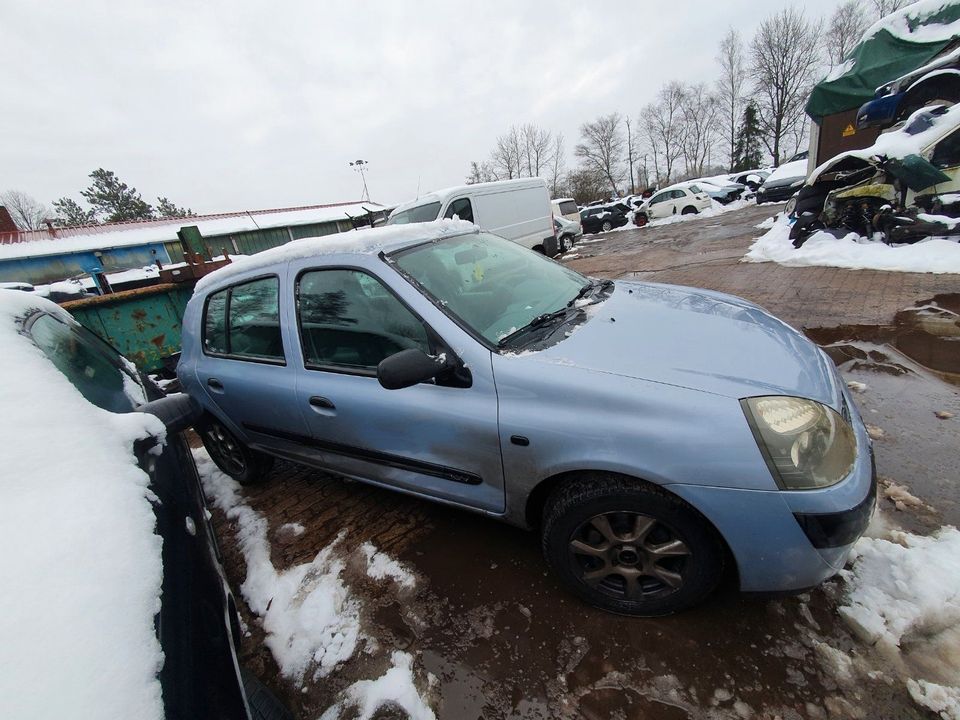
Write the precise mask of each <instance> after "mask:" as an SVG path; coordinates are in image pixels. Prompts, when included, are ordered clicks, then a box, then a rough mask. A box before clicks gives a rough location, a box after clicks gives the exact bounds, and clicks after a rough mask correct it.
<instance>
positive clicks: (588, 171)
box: [565, 168, 610, 205]
mask: <svg viewBox="0 0 960 720" xmlns="http://www.w3.org/2000/svg"><path fill="white" fill-rule="evenodd" d="M609 182H610V181H609V180H608V179H607V177H606V176H605V174H604V173H602V172H599V171H597V170H596V169H594V168H580V169H578V170H574V171H573V172H571V173H570V174H568V175H567V177H566V180H565V185H566V191H565V194H567V195H569V196H570V197H572V198H573V199H574V200H576V201H577V204H578V205H586V204H587V203H588V202H592V201H594V200H599V199H601V198H606V197H607V194H608V193H609V192H610V186H609V184H608V183H609Z"/></svg>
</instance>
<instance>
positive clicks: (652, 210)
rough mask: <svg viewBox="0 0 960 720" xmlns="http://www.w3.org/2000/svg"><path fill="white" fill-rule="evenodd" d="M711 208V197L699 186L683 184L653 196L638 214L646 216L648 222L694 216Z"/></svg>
mask: <svg viewBox="0 0 960 720" xmlns="http://www.w3.org/2000/svg"><path fill="white" fill-rule="evenodd" d="M710 206H711V201H710V196H709V195H707V194H706V193H705V192H704V191H703V188H701V187H700V186H699V185H698V184H696V183H681V184H678V185H671V186H670V187H668V188H664V189H663V190H660V191H659V192H657V193H655V194H654V195H652V196H651V197H650V199H649V200H647V202H646V204H645V205H642V206H641V207H640V208H639V209H638V210H637V214H638V215H641V214H643V215H645V216H646V219H647V220H648V221H649V220H659V219H661V218H665V217H670V216H671V215H694V214H696V213H699V212H700V211H701V210H706V209H707V208H709V207H710ZM637 224H638V225H639V224H640V223H637Z"/></svg>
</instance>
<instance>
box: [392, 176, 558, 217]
mask: <svg viewBox="0 0 960 720" xmlns="http://www.w3.org/2000/svg"><path fill="white" fill-rule="evenodd" d="M546 186H547V183H546V181H545V180H544V179H543V178H519V179H517V180H496V181H494V182H486V183H474V184H473V185H454V186H453V187H448V188H443V189H441V190H433V191H431V192H428V193H426V194H424V195H421V196H420V197H418V198H417V199H416V200H409V201H408V202H405V203H401V204H400V205H397V206H396V207H395V208H394V209H393V212H392V213H391V215H394V214H396V213H399V212H403V211H404V210H409V209H410V208H413V207H420V206H421V205H427V204H429V203H432V202H438V203H443V202H445V201H446V200H447V199H449V198H450V197H452V196H453V195H459V194H460V193H470V194H471V195H477V194H481V193H485V192H490V191H495V192H499V191H503V190H508V189H518V188H526V187H544V188H546Z"/></svg>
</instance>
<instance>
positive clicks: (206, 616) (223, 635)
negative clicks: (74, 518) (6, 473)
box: [0, 290, 292, 720]
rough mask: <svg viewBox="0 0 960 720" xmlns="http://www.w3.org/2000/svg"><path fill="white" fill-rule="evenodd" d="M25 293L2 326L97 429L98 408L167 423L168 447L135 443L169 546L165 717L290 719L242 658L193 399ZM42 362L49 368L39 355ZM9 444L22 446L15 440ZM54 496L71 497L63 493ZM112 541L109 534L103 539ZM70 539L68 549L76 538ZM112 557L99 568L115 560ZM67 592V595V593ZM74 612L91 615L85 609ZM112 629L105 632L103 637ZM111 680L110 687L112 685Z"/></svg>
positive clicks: (162, 633)
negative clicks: (197, 446)
mask: <svg viewBox="0 0 960 720" xmlns="http://www.w3.org/2000/svg"><path fill="white" fill-rule="evenodd" d="M10 295H13V296H15V297H9V296H10ZM23 295H25V293H20V292H13V291H10V290H0V300H3V301H6V302H5V304H4V305H3V309H4V310H8V309H9V308H8V306H11V307H14V308H15V312H12V313H9V312H8V313H6V314H5V315H4V320H3V321H4V322H10V321H11V317H12V322H13V323H14V326H15V327H14V329H15V331H16V332H17V334H18V335H19V337H20V338H22V340H23V342H24V343H28V344H32V345H33V346H34V347H35V348H36V349H38V350H39V351H40V352H42V353H43V355H45V356H46V358H47V359H48V360H49V364H50V365H51V366H52V368H55V369H56V370H57V371H59V372H60V373H62V374H63V375H64V376H65V377H66V379H67V380H69V381H70V383H71V384H72V385H73V386H74V387H75V388H76V389H77V390H78V391H79V392H80V394H81V395H82V396H83V398H84V399H85V400H86V401H87V402H88V403H89V419H90V423H91V425H94V426H95V425H96V424H97V423H102V422H103V420H102V413H99V412H98V410H97V409H96V408H100V409H102V410H106V411H108V412H110V413H132V412H148V413H151V414H153V415H155V416H157V417H159V418H160V419H161V420H162V421H163V422H164V425H165V426H166V428H167V433H166V437H165V439H164V441H163V442H162V443H161V442H159V441H157V440H156V439H155V438H151V437H148V438H145V439H141V440H137V441H136V443H135V444H134V447H133V448H132V449H133V453H134V455H135V457H136V459H137V463H138V465H139V467H140V469H141V470H142V471H143V472H144V473H145V474H146V475H147V476H148V477H149V490H148V497H150V498H151V502H150V505H151V506H152V508H153V513H154V516H155V521H156V525H155V530H154V534H155V535H156V536H159V537H158V538H157V539H158V540H160V541H162V551H161V552H162V584H161V592H160V596H159V597H158V598H156V606H157V608H156V616H155V619H154V623H153V624H154V626H155V629H156V635H157V639H158V640H159V644H160V648H161V650H162V652H163V665H162V668H161V669H160V670H159V673H158V679H159V682H160V686H161V689H162V703H163V711H164V715H165V717H167V718H224V719H226V718H237V719H242V720H248V719H254V720H257V719H261V718H271V719H272V720H286V719H287V718H292V716H291V715H290V714H289V712H288V711H287V710H286V709H285V708H284V707H283V706H282V705H281V704H280V703H279V702H278V701H277V700H276V699H275V698H274V697H273V696H272V695H271V694H270V693H269V691H267V690H266V688H265V687H264V686H262V685H261V684H260V683H259V681H257V679H256V678H255V677H253V676H252V675H248V674H247V673H246V672H245V671H241V669H240V666H239V663H238V660H237V650H236V648H237V645H238V644H239V642H240V638H241V637H242V634H241V629H240V622H239V617H238V615H237V609H236V604H235V601H234V597H233V595H232V593H231V591H230V587H229V585H228V583H227V579H226V575H225V574H224V571H223V568H222V567H221V563H220V550H219V548H218V546H217V541H216V538H215V535H214V531H213V528H212V526H211V524H210V523H209V521H208V517H209V513H208V511H207V508H206V503H205V499H204V495H203V490H202V487H201V485H200V479H199V476H198V474H197V469H196V466H195V464H194V461H193V456H192V454H191V452H190V449H189V447H188V446H187V444H186V442H185V441H184V439H183V437H182V436H181V434H180V431H181V430H184V429H186V428H187V427H188V426H189V425H190V424H191V423H192V422H193V421H194V420H196V419H197V418H198V417H199V414H198V412H197V410H196V409H195V406H194V405H193V403H192V401H191V400H189V398H187V396H186V395H180V394H178V395H173V396H170V397H165V396H164V394H163V392H162V391H161V390H160V389H159V388H158V387H157V386H156V385H155V384H153V383H152V382H151V381H150V380H149V379H148V378H147V377H146V376H145V375H143V374H142V373H138V372H137V371H136V368H135V366H134V365H133V364H132V363H130V362H129V361H127V360H126V359H125V358H123V357H122V356H121V355H120V354H119V353H118V352H117V351H116V350H114V349H113V348H112V347H111V346H110V345H108V344H107V343H106V342H104V341H103V340H101V339H100V338H99V337H97V336H96V335H95V334H93V333H92V332H90V331H89V330H87V329H86V328H84V327H82V326H81V325H79V324H78V323H77V322H76V321H74V320H73V318H71V317H70V316H69V315H68V314H67V313H66V312H65V311H64V310H63V309H61V308H59V307H58V306H56V305H54V304H53V303H52V302H49V301H47V300H44V299H42V298H36V297H24V298H22V299H21V298H20V297H19V296H23ZM35 362H41V363H42V362H43V360H42V358H41V357H40V356H39V355H38V356H37V359H36V361H35ZM28 377H29V376H28ZM8 379H9V378H8ZM94 406H96V407H94ZM50 412H51V413H56V412H57V408H55V407H52V408H50ZM85 415H86V413H85ZM26 431H29V432H44V433H47V434H48V441H49V444H50V447H51V452H53V453H71V447H73V445H72V444H75V443H76V442H77V440H76V439H75V438H74V437H72V435H73V434H72V433H71V432H69V430H68V429H67V428H65V427H64V423H63V422H51V423H50V426H49V427H46V428H43V429H41V428H29V429H25V432H26ZM4 441H5V442H10V443H16V442H17V440H16V438H11V437H7V438H5V439H4ZM73 456H75V454H74V455H73ZM60 459H61V460H62V456H61V458H60ZM74 462H77V464H78V467H77V471H78V472H88V473H90V477H89V480H90V481H91V483H90V486H91V489H92V491H93V492H96V485H97V483H96V482H94V481H95V480H97V479H98V478H97V475H96V473H97V472H98V469H97V468H90V467H80V465H81V464H82V461H74ZM40 479H41V480H42V479H43V478H42V477H41V478H40ZM48 491H49V492H51V493H55V492H63V490H62V489H61V488H60V487H59V486H54V487H51V488H49V490H48ZM81 526H82V524H81ZM91 531H92V529H91ZM106 537H109V535H108V534H105V538H106ZM66 540H67V541H68V542H69V538H66ZM108 550H110V548H109V547H107V548H105V552H104V558H108V557H109V555H107V551H108ZM104 558H101V559H100V560H99V562H108V561H109V560H104ZM127 560H129V561H131V562H137V558H126V557H125V558H124V561H127ZM78 561H80V562H91V559H90V558H78ZM143 561H145V559H144V560H143ZM37 571H38V572H42V570H39V569H38V570H37ZM6 581H7V582H11V583H17V582H24V583H28V584H29V582H30V578H10V577H8V578H6ZM65 591H66V592H67V594H68V596H69V595H70V592H69V590H67V589H65ZM70 602H72V601H70ZM118 602H120V603H126V604H127V605H128V606H129V605H130V602H133V601H132V600H131V601H130V602H128V599H126V598H120V599H119V600H118ZM76 612H78V613H84V612H86V611H85V610H84V608H83V607H80V606H78V607H77V609H76ZM146 612H148V613H149V608H147V609H146ZM101 614H103V613H102V611H101ZM103 621H106V622H109V621H110V619H108V618H103ZM78 624H81V625H83V627H88V626H89V624H90V623H89V620H84V622H83V623H78ZM98 627H99V626H98ZM110 630H111V628H102V631H103V632H109V631H110ZM97 632H98V633H99V632H100V631H97ZM62 650H63V651H69V650H66V649H62ZM117 650H118V651H124V650H123V649H122V648H117ZM98 672H102V670H98V669H97V668H91V673H92V675H91V677H92V678H96V677H97V673H98ZM49 680H50V683H51V686H54V685H55V684H56V683H57V678H56V677H50V678H49ZM71 682H74V683H75V682H76V678H71ZM104 682H105V683H106V685H107V686H110V684H111V681H110V680H109V679H108V680H105V681H104ZM144 710H145V711H146V709H144Z"/></svg>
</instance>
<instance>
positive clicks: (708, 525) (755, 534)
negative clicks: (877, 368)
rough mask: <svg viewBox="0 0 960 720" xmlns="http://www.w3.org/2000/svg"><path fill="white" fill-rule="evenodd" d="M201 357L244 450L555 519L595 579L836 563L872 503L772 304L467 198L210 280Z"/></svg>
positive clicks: (616, 605)
mask: <svg viewBox="0 0 960 720" xmlns="http://www.w3.org/2000/svg"><path fill="white" fill-rule="evenodd" d="M178 374H179V377H180V381H181V383H182V385H183V387H184V389H185V390H186V391H187V392H189V393H190V395H191V396H192V397H193V398H195V399H196V400H197V401H199V402H200V404H201V405H202V406H203V407H204V409H205V410H206V419H205V421H204V423H203V424H202V426H201V428H200V429H201V435H202V437H203V440H204V443H205V444H206V447H207V448H208V450H209V451H210V453H211V455H212V457H213V459H214V460H215V461H216V462H217V464H218V465H219V466H220V468H221V469H223V470H224V471H225V472H226V473H228V474H229V475H231V476H233V477H234V478H236V479H237V480H239V481H240V482H254V481H257V480H259V479H261V478H262V477H263V476H264V474H265V473H266V472H267V470H268V469H269V466H270V463H271V461H272V458H273V457H274V456H276V457H281V458H286V459H289V460H294V461H297V462H301V463H306V464H309V465H312V466H315V467H318V468H323V469H325V470H330V471H333V472H336V473H340V474H342V475H344V476H348V477H351V478H356V479H359V480H364V481H367V482H371V483H374V484H377V485H382V486H385V487H390V488H394V489H396V490H399V491H401V492H405V493H409V494H412V495H416V496H419V497H423V498H429V499H431V500H436V501H439V502H443V503H447V504H450V505H455V506H457V507H461V508H466V509H470V510H474V511H477V512H481V513H484V514H486V515H489V516H491V517H495V518H499V519H501V520H505V521H507V522H509V523H513V524H515V525H520V526H523V527H529V528H537V529H538V530H539V531H540V532H541V534H542V544H543V550H544V554H545V556H546V559H547V562H548V563H549V565H550V566H551V567H552V568H553V570H554V571H555V573H556V574H557V575H558V577H559V578H560V579H561V580H562V581H563V583H564V584H565V585H566V586H567V587H568V588H569V589H570V590H571V591H573V592H574V593H576V594H577V595H579V596H580V597H581V598H583V599H584V600H586V601H587V602H589V603H591V604H593V605H596V606H599V607H601V608H604V609H607V610H610V611H613V612H617V613H625V614H634V615H660V614H664V613H669V612H674V611H677V610H679V609H682V608H685V607H688V606H690V605H692V604H694V603H696V602H698V601H700V600H701V599H702V598H704V597H705V596H706V595H707V594H709V593H710V591H711V590H712V589H713V588H714V587H715V586H716V585H717V583H718V581H719V580H720V578H721V576H722V575H723V573H724V570H725V568H730V567H732V568H733V569H734V570H735V571H736V573H737V577H738V580H739V584H740V588H741V590H743V591H746V592H795V591H801V590H804V589H807V588H809V587H812V586H814V585H817V584H818V583H820V582H822V581H823V580H824V579H826V578H828V577H830V576H831V575H833V574H834V573H836V572H837V571H838V570H839V569H840V568H841V567H842V566H843V564H844V562H845V560H846V558H847V554H848V551H849V549H850V547H851V545H852V544H853V543H854V542H855V541H856V540H857V538H858V537H859V536H860V535H861V533H862V532H863V531H864V529H865V528H866V526H867V523H868V521H869V519H870V516H871V514H872V511H873V508H874V503H875V495H876V483H875V473H874V471H873V461H872V452H871V448H870V441H869V439H868V437H867V434H866V431H865V429H864V425H863V422H862V420H861V419H860V417H859V415H858V414H857V411H856V409H855V407H854V405H853V403H852V401H851V399H850V397H849V396H848V394H847V391H846V387H845V385H844V383H843V382H841V380H840V379H839V377H838V375H837V373H836V371H835V369H834V367H833V365H832V364H831V362H830V360H829V359H828V358H827V357H826V356H825V355H824V353H823V352H821V351H820V350H819V349H818V348H817V347H816V346H815V345H814V344H813V343H811V342H810V341H809V340H807V339H806V338H805V337H804V336H803V335H801V334H800V333H799V332H797V331H796V330H794V329H793V328H791V327H789V326H788V325H786V324H785V323H783V322H781V321H780V320H778V319H776V318H775V317H773V316H771V315H769V314H768V313H766V312H764V311H763V310H762V309H760V308H759V307H757V306H756V305H752V304H750V303H748V302H745V301H744V300H741V299H738V298H735V297H731V296H729V295H722V294H719V293H715V292H709V291H706V290H697V289H692V288H683V287H676V286H670V285H655V284H650V283H639V282H621V281H618V282H613V281H603V280H594V279H590V278H587V277H584V276H582V275H580V274H578V273H576V272H574V271H572V270H570V269H568V268H565V267H563V266H562V265H560V264H558V263H556V262H553V261H552V260H548V259H547V258H545V257H543V256H542V255H538V254H537V253H534V252H531V251H529V250H526V249H524V248H522V247H520V246H518V245H515V244H513V243H511V242H509V241H507V240H504V239H502V238H499V237H496V236H493V235H489V234H487V233H484V232H480V231H478V230H477V229H476V228H475V227H474V226H472V225H470V224H468V223H461V222H458V221H441V222H438V223H425V224H416V225H406V226H401V227H386V228H380V229H373V230H362V231H358V232H352V233H349V234H345V235H336V236H332V237H331V236H327V237H322V238H309V239H304V240H298V241H295V242H291V243H289V244H288V245H285V246H283V247H279V248H275V249H273V250H268V251H266V252H262V253H259V254H257V255H255V256H252V257H250V258H245V259H240V260H238V261H236V262H234V263H233V264H232V265H230V266H228V267H226V268H223V269H221V270H219V271H217V272H215V273H213V274H211V275H209V276H207V277H205V278H204V279H202V280H201V281H200V282H199V283H198V284H197V288H196V291H195V293H194V295H193V298H192V300H191V301H190V303H189V305H188V306H187V310H186V314H185V317H184V322H183V355H182V358H181V361H180V365H179V368H178Z"/></svg>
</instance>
